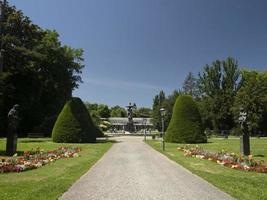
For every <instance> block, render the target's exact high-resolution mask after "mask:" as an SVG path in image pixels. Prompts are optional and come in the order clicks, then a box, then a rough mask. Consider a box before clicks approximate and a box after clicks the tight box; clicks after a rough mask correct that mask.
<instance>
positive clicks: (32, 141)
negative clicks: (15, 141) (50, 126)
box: [19, 139, 49, 143]
mask: <svg viewBox="0 0 267 200" xmlns="http://www.w3.org/2000/svg"><path fill="white" fill-rule="evenodd" d="M47 141H49V140H48V139H47V140H40V139H27V140H21V141H19V142H20V143H35V142H36V143H41V142H47Z"/></svg>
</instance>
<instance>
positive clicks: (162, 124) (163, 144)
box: [160, 108, 166, 151]
mask: <svg viewBox="0 0 267 200" xmlns="http://www.w3.org/2000/svg"><path fill="white" fill-rule="evenodd" d="M165 114H166V110H165V109H164V108H161V109H160V116H161V135H162V150H163V151H165V140H164V116H165Z"/></svg>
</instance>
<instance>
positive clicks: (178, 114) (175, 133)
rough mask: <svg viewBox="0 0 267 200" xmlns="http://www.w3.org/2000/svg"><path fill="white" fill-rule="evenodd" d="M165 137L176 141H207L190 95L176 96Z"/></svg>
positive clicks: (197, 111) (167, 139)
mask: <svg viewBox="0 0 267 200" xmlns="http://www.w3.org/2000/svg"><path fill="white" fill-rule="evenodd" d="M165 139H166V141H167V142H176V143H204V142H207V137H206V135H205V134H204V130H203V126H202V121H201V116H200V113H199V110H198V107H197V104H196V103H195V102H194V100H193V98H192V97H191V96H189V95H181V96H179V97H178V98H177V100H176V102H175V105H174V107H173V113H172V118H171V121H170V123H169V126H168V128H167V131H166V137H165Z"/></svg>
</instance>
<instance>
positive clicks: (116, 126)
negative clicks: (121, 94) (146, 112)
mask: <svg viewBox="0 0 267 200" xmlns="http://www.w3.org/2000/svg"><path fill="white" fill-rule="evenodd" d="M103 120H107V121H109V122H110V124H111V127H112V128H111V129H112V130H113V131H125V130H127V126H128V122H129V120H128V118H124V117H110V118H108V119H103ZM133 126H134V130H135V132H138V131H141V130H144V129H146V130H148V129H152V127H153V123H152V118H133Z"/></svg>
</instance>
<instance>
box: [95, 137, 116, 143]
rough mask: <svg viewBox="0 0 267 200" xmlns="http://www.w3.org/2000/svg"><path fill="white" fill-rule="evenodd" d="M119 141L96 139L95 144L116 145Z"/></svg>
mask: <svg viewBox="0 0 267 200" xmlns="http://www.w3.org/2000/svg"><path fill="white" fill-rule="evenodd" d="M118 142H120V141H116V140H110V139H104V138H103V139H97V140H96V143H118Z"/></svg>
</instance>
